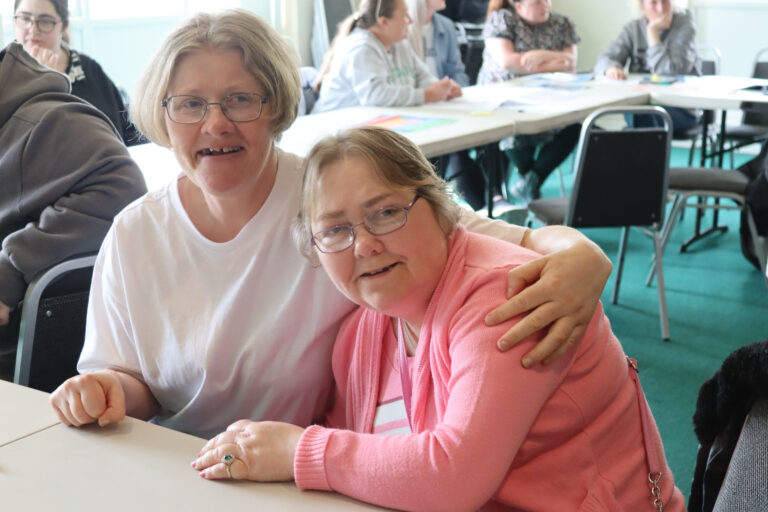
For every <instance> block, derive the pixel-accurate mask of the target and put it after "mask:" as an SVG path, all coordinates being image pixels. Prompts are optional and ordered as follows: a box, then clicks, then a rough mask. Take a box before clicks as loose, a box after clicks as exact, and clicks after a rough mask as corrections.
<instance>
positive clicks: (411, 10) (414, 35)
mask: <svg viewBox="0 0 768 512" xmlns="http://www.w3.org/2000/svg"><path fill="white" fill-rule="evenodd" d="M405 4H406V6H407V7H408V15H409V16H410V17H411V19H412V20H413V23H411V26H410V28H409V31H408V42H409V43H410V44H411V48H413V51H414V53H415V54H416V56H417V57H418V58H420V59H421V60H424V32H423V30H422V25H424V24H425V23H427V19H426V17H427V0H405Z"/></svg>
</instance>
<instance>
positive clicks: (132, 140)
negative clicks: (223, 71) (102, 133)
mask: <svg viewBox="0 0 768 512" xmlns="http://www.w3.org/2000/svg"><path fill="white" fill-rule="evenodd" d="M13 22H14V27H15V29H16V41H17V42H18V43H20V44H21V45H23V46H24V49H25V50H26V51H27V52H28V53H29V54H30V55H32V56H33V57H34V58H36V59H37V60H38V61H39V62H40V63H41V64H43V65H45V66H48V67H50V68H53V69H55V70H56V71H59V72H61V73H64V74H65V75H67V76H69V80H70V82H71V83H72V94H74V95H75V96H77V97H79V98H82V99H84V100H86V101H87V102H89V103H90V104H92V105H93V106H95V107H96V108H98V109H99V110H101V111H102V112H104V113H105V114H106V115H107V117H109V120H110V121H112V124H114V125H115V127H116V128H117V131H118V132H119V133H120V136H121V137H122V139H123V142H125V144H126V145H128V146H132V145H135V144H142V143H144V142H146V139H144V138H143V137H142V136H141V134H140V133H139V132H138V130H136V127H135V126H134V125H133V123H131V122H130V120H129V119H128V109H127V108H126V106H125V104H124V102H123V97H122V95H121V94H120V91H119V90H118V89H117V87H116V86H115V84H114V83H113V82H112V80H110V79H109V77H108V76H107V74H106V73H105V72H104V70H103V69H102V68H101V66H100V65H99V63H98V62H96V61H95V60H93V59H91V58H90V57H88V56H87V55H84V54H82V53H79V52H77V51H75V50H73V49H71V48H70V47H69V45H68V44H67V43H66V41H64V37H63V36H64V33H65V31H66V30H67V28H68V27H69V7H68V0H14V4H13Z"/></svg>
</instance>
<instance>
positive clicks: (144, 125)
mask: <svg viewBox="0 0 768 512" xmlns="http://www.w3.org/2000/svg"><path fill="white" fill-rule="evenodd" d="M210 49H224V50H236V51H238V52H240V55H241V57H242V61H243V67H244V68H245V70H246V71H247V72H249V73H250V74H251V75H252V76H253V77H254V78H256V80H258V81H259V83H260V84H261V85H262V87H264V95H265V96H266V98H267V101H268V102H269V104H270V112H271V118H270V124H271V127H272V136H273V138H274V139H275V140H279V139H280V135H282V133H283V132H284V131H285V130H286V129H287V128H288V127H289V126H290V125H291V123H293V120H294V119H295V118H296V115H297V114H298V110H299V99H300V97H301V85H300V81H299V71H298V69H299V60H298V56H297V55H296V52H295V51H294V50H293V48H292V47H291V45H290V44H289V43H288V42H287V41H286V40H285V39H283V37H282V36H281V35H280V34H278V33H277V32H276V31H275V30H274V29H273V28H272V27H270V26H269V25H268V24H267V23H266V22H265V21H264V20H262V19H261V18H259V17H258V16H255V15H254V14H252V13H250V12H248V11H246V10H245V9H230V10H226V11H222V12H221V13H218V14H209V13H200V14H197V15H195V16H194V17H193V18H191V19H190V20H189V21H187V22H186V23H185V24H183V25H182V26H180V27H179V28H177V29H176V30H175V31H174V32H172V33H171V35H169V36H168V37H167V38H166V40H165V41H164V42H163V43H162V45H161V46H160V49H159V50H158V52H157V54H156V55H155V57H154V58H153V59H152V61H151V63H150V64H149V66H148V67H147V69H146V70H145V71H144V74H143V75H142V77H141V79H140V80H139V83H138V86H137V90H136V95H135V100H134V101H133V104H132V106H131V115H132V117H133V121H134V123H135V124H136V126H137V127H138V128H139V130H140V131H141V132H142V133H143V134H144V135H145V136H146V137H147V138H149V139H150V140H151V141H152V142H155V143H157V144H160V145H161V146H166V147H168V146H170V140H169V137H168V131H167V130H166V128H165V109H164V108H163V106H162V100H163V99H164V98H165V96H166V95H167V93H168V86H169V84H170V82H171V79H172V78H173V73H174V71H175V69H176V66H177V65H178V63H179V61H180V60H181V59H182V58H183V57H184V56H186V55H188V54H190V53H193V52H196V51H200V50H210Z"/></svg>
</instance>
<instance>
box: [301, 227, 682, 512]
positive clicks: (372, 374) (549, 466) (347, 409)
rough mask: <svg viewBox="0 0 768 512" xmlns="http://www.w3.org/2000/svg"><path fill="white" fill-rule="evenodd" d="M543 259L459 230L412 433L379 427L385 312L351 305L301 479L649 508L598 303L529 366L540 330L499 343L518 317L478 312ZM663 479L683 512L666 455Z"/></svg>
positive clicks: (505, 500)
mask: <svg viewBox="0 0 768 512" xmlns="http://www.w3.org/2000/svg"><path fill="white" fill-rule="evenodd" d="M535 257H536V255H535V254H533V253H531V252H529V251H526V250H524V249H522V248H520V247H517V246H513V245H509V244H505V243H503V242H500V241H497V240H494V239H490V238H487V237H484V236H482V235H476V234H470V233H467V232H466V231H464V230H463V229H459V230H458V231H457V232H456V233H455V234H454V236H453V238H452V240H451V246H450V254H449V257H448V262H447V264H446V268H445V271H444V272H443V276H442V278H441V281H440V283H439V284H438V287H437V289H436V290H435V293H434V295H433V297H432V300H431V302H430V304H429V307H428V310H427V314H426V317H425V319H424V322H423V326H422V329H421V332H420V336H419V345H418V349H417V351H416V354H415V358H416V359H415V366H414V368H415V370H414V375H413V397H412V404H411V416H412V420H413V424H414V425H413V429H414V432H416V433H414V434H410V435H404V436H384V435H373V434H370V432H371V431H372V425H373V417H374V413H375V410H376V402H377V398H378V392H379V389H378V387H379V380H380V379H379V366H380V363H381V360H382V353H381V347H382V339H383V337H384V335H385V333H386V331H387V325H388V323H389V321H390V319H389V317H387V316H385V315H382V314H380V313H377V312H375V311H372V310H368V309H363V308H360V309H358V310H357V311H356V312H353V313H352V314H351V315H350V316H349V317H348V318H347V319H346V321H345V322H344V324H343V325H342V328H341V330H340V332H339V335H338V337H337V339H336V345H335V347H334V351H333V373H334V377H335V380H336V394H335V404H334V406H333V408H332V410H331V411H330V412H329V414H328V416H327V423H328V426H329V427H336V428H325V427H321V426H318V425H313V426H311V427H309V428H308V429H307V430H306V431H305V432H304V434H303V435H302V437H301V440H300V441H299V445H298V449H297V452H296V457H295V460H294V469H295V474H296V484H297V485H298V486H299V487H300V488H302V489H320V490H334V491H338V492H340V493H343V494H346V495H349V496H352V497H354V498H357V499H359V500H363V501H367V502H370V503H374V504H377V505H382V506H385V507H391V508H398V509H407V510H440V511H447V510H476V509H478V508H480V507H483V506H484V505H485V508H486V509H488V510H490V509H512V510H515V509H521V510H552V511H564V510H579V511H581V510H584V511H593V510H594V511H598V510H606V511H607V510H610V511H619V510H627V511H633V512H634V511H643V510H648V511H651V510H653V507H652V506H651V494H650V490H649V486H648V482H647V475H648V469H647V465H646V456H645V449H644V445H643V439H642V434H641V427H640V412H639V411H640V410H639V407H638V399H637V394H636V392H635V388H634V386H633V383H632V381H631V379H630V378H629V375H628V366H627V362H626V359H625V356H624V352H623V350H622V348H621V345H620V344H619V342H618V340H617V339H616V337H615V336H614V335H613V333H612V332H611V329H610V325H609V322H608V319H607V318H606V317H605V316H604V315H603V312H602V308H598V311H597V312H596V313H595V316H594V317H593V319H592V322H591V323H590V325H589V327H588V329H587V332H586V333H585V335H584V336H583V338H582V339H581V340H580V342H579V345H578V347H577V348H576V349H575V350H571V351H570V353H569V354H568V355H566V356H564V357H562V358H560V359H559V360H558V361H557V362H555V363H554V364H552V365H549V366H547V367H537V368H536V369H533V370H526V369H524V368H522V366H521V365H520V359H521V357H522V354H523V353H524V352H526V351H528V350H529V349H530V348H531V346H532V345H533V344H534V343H535V340H533V339H531V340H528V341H527V342H524V343H522V344H520V345H518V346H517V347H515V348H514V349H513V350H512V351H511V352H510V353H501V352H499V351H498V349H497V348H496V344H495V341H496V340H497V339H498V338H499V337H500V336H501V334H502V333H503V332H505V331H506V330H507V329H508V328H509V324H505V325H502V326H498V327H493V328H489V327H486V326H485V324H484V323H483V318H484V316H485V314H486V313H487V312H488V311H489V309H490V307H491V305H493V304H498V303H500V302H501V301H502V300H503V299H504V294H505V283H506V280H505V276H506V273H507V271H508V270H509V268H511V267H514V266H517V265H520V264H522V263H525V262H527V261H530V260H531V259H533V258H535ZM643 404H644V406H645V407H647V404H646V403H645V401H644V400H643ZM340 429H349V430H340ZM652 430H653V432H652V437H653V440H654V443H653V446H652V449H654V450H657V451H658V453H659V454H660V458H661V460H662V461H665V459H664V454H663V448H662V445H661V439H660V437H659V434H658V431H657V430H656V425H655V424H653V429H652ZM661 489H662V496H663V499H664V504H665V507H664V509H665V510H667V511H682V510H683V508H684V503H683V498H682V495H681V493H680V491H679V490H677V489H676V488H675V487H674V481H673V478H672V474H671V472H670V471H669V468H668V467H667V465H666V462H664V473H663V477H662V482H661Z"/></svg>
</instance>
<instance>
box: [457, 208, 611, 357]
mask: <svg viewBox="0 0 768 512" xmlns="http://www.w3.org/2000/svg"><path fill="white" fill-rule="evenodd" d="M461 223H462V224H463V225H464V226H465V227H466V228H467V229H469V230H470V231H474V232H476V233H481V234H485V235H488V236H492V237H494V238H498V239H501V240H505V241H507V242H510V243H515V244H517V245H521V246H523V247H525V248H527V249H531V250H533V251H535V252H538V253H540V254H542V255H543V256H542V257H541V258H539V259H537V260H534V261H532V262H530V263H527V264H525V265H522V266H520V267H517V268H516V269H514V270H512V271H511V272H510V273H509V276H508V289H507V297H508V299H509V300H508V301H507V302H506V303H504V304H503V305H499V307H497V308H496V309H494V310H493V311H492V312H490V313H489V314H488V316H487V317H486V321H487V323H488V324H489V325H494V324H496V323H499V322H503V321H504V320H507V319H509V318H513V317H515V316H517V315H520V314H523V313H528V314H527V315H526V316H525V317H524V318H523V319H522V320H521V321H520V322H518V323H516V324H515V325H514V326H512V328H511V329H509V330H508V331H507V332H506V333H505V334H504V335H503V336H502V337H500V338H499V339H498V340H497V342H498V346H499V348H500V349H501V350H507V349H509V348H510V347H512V346H514V345H515V344H516V343H518V342H520V341H521V340H522V339H524V338H526V337H527V336H529V335H531V334H532V333H534V332H536V331H538V330H542V329H546V335H545V336H544V338H543V339H542V340H541V342H540V343H538V344H536V347H534V348H533V349H532V350H531V351H530V352H529V353H527V354H526V355H525V358H524V359H523V365H524V366H526V367H531V366H534V365H535V364H537V363H539V362H541V361H544V362H545V364H546V363H551V362H553V361H554V360H555V359H557V358H558V357H560V356H562V355H563V354H564V353H565V352H567V351H568V350H569V348H570V347H571V346H573V343H574V342H575V341H576V340H578V338H579V337H581V335H582V334H583V333H584V330H585V329H586V327H587V325H588V324H589V322H590V321H591V319H592V313H593V312H594V311H595V309H596V307H597V303H598V301H599V300H600V295H601V294H602V292H603V288H604V287H605V283H606V282H607V281H608V276H610V274H611V270H612V268H613V265H612V264H611V261H610V260H609V259H608V257H607V256H606V255H605V253H604V252H603V251H602V250H601V249H600V248H599V247H598V246H597V245H596V244H595V243H594V242H592V241H590V240H589V239H588V238H587V237H585V236H584V235H583V234H581V233H580V232H579V231H577V230H575V229H572V228H569V227H566V226H547V227H542V228H538V229H533V230H532V229H526V228H522V227H520V226H514V225H511V224H507V223H505V222H503V221H499V220H494V221H492V220H489V219H486V218H484V217H480V216H479V215H477V214H475V213H474V212H469V211H462V218H461Z"/></svg>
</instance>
